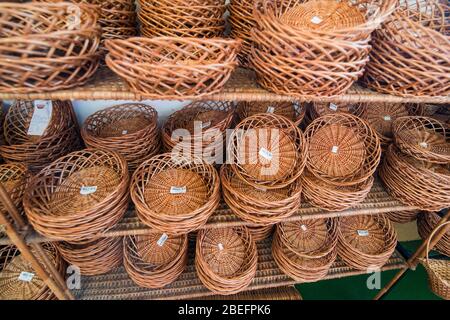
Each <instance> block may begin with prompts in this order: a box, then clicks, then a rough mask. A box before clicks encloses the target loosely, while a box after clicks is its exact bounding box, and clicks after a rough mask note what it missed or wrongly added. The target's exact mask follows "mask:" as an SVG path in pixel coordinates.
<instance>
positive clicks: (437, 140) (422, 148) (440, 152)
mask: <svg viewBox="0 0 450 320" xmlns="http://www.w3.org/2000/svg"><path fill="white" fill-rule="evenodd" d="M448 129H449V128H448V127H447V126H446V125H445V124H444V123H441V122H440V121H438V120H435V119H433V118H429V117H402V118H399V119H397V120H396V121H395V122H394V136H395V144H396V145H397V146H398V147H399V148H400V150H401V151H402V152H404V153H406V154H409V155H411V156H413V157H414V158H416V159H419V160H423V161H427V162H433V163H442V164H450V132H449V130H448Z"/></svg>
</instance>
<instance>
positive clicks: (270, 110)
mask: <svg viewBox="0 0 450 320" xmlns="http://www.w3.org/2000/svg"><path fill="white" fill-rule="evenodd" d="M274 112H275V107H272V106H269V107H268V108H267V113H274Z"/></svg>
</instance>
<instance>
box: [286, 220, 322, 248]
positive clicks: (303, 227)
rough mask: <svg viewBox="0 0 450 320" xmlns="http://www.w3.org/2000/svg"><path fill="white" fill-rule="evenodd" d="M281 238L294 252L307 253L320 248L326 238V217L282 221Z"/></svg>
mask: <svg viewBox="0 0 450 320" xmlns="http://www.w3.org/2000/svg"><path fill="white" fill-rule="evenodd" d="M280 227H281V228H282V230H283V238H284V240H285V241H287V243H288V244H289V247H291V248H292V249H293V250H295V251H296V252H301V253H308V252H314V251H316V250H319V249H321V248H322V247H323V246H324V245H325V244H326V243H327V239H328V226H327V219H308V220H304V221H295V222H286V223H282V224H281V225H280Z"/></svg>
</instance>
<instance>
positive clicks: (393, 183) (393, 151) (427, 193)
mask: <svg viewBox="0 0 450 320" xmlns="http://www.w3.org/2000/svg"><path fill="white" fill-rule="evenodd" d="M379 175H380V178H381V179H382V180H383V182H384V184H385V186H386V187H387V191H388V192H389V193H390V195H391V196H393V197H394V198H396V199H397V200H399V201H401V202H402V203H404V204H405V205H408V206H413V207H416V208H419V209H421V210H425V211H439V210H442V209H445V208H448V207H450V166H449V165H441V164H433V163H429V162H424V161H420V160H417V159H415V158H412V157H410V156H408V155H405V154H403V153H401V152H400V151H399V150H398V149H397V148H396V147H395V146H394V145H390V146H389V148H388V150H387V152H386V157H385V159H384V161H383V164H382V165H381V166H380V169H379Z"/></svg>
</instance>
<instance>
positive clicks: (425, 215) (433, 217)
mask: <svg viewBox="0 0 450 320" xmlns="http://www.w3.org/2000/svg"><path fill="white" fill-rule="evenodd" d="M440 221H441V217H440V216H439V215H438V214H437V213H436V212H422V213H420V214H419V216H418V219H417V230H418V232H419V235H420V237H421V238H422V239H423V240H426V239H428V236H429V235H430V234H431V232H432V231H433V230H434V229H435V228H436V227H437V225H438V224H439V222H440ZM434 250H436V251H438V252H440V253H442V254H443V255H446V256H447V257H450V231H447V232H446V233H445V234H444V236H443V237H442V238H441V240H439V241H438V242H437V243H436V245H435V246H434Z"/></svg>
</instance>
